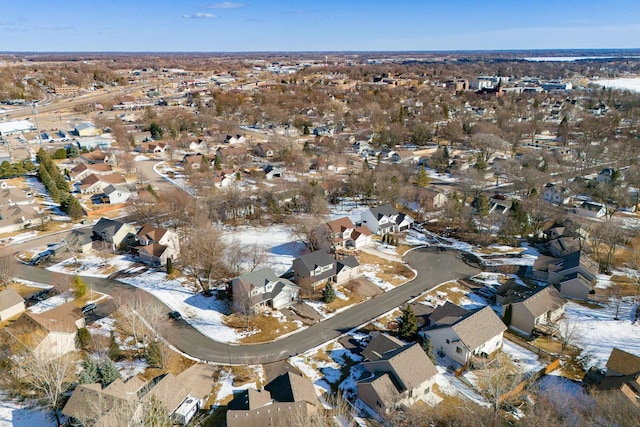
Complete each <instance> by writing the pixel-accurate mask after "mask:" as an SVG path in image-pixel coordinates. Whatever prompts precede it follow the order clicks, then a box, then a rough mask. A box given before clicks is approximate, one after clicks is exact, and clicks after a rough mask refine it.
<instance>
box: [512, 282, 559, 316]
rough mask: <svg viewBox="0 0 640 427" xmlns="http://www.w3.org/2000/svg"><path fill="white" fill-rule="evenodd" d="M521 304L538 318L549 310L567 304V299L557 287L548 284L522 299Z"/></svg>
mask: <svg viewBox="0 0 640 427" xmlns="http://www.w3.org/2000/svg"><path fill="white" fill-rule="evenodd" d="M520 304H522V305H524V306H525V307H526V308H527V310H528V311H529V312H530V313H531V314H532V315H533V317H534V318H536V317H540V316H542V315H543V314H545V313H547V312H549V311H556V310H557V309H559V308H560V307H562V306H563V305H565V300H564V298H563V297H562V295H560V292H558V290H557V289H556V288H554V287H553V286H547V287H544V288H542V289H540V290H539V291H537V292H536V293H535V294H533V295H531V296H530V297H529V298H527V299H525V300H524V301H521V302H520Z"/></svg>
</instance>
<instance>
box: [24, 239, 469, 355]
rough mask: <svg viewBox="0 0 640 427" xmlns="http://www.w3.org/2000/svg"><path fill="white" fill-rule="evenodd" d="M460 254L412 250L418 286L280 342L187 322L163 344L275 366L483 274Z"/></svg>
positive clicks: (113, 284) (122, 293)
mask: <svg viewBox="0 0 640 427" xmlns="http://www.w3.org/2000/svg"><path fill="white" fill-rule="evenodd" d="M458 254H459V252H458V251H455V250H446V251H441V250H437V249H417V250H413V251H411V252H409V253H408V254H407V256H406V261H407V262H408V263H409V264H410V265H411V266H412V267H413V268H414V269H416V271H417V272H418V275H417V277H416V278H415V279H414V280H412V281H410V282H408V283H406V284H404V285H402V286H399V287H397V288H395V289H393V290H391V291H389V292H385V293H384V294H381V295H378V296H376V297H374V298H372V299H370V300H367V301H365V302H363V303H361V304H359V305H357V306H355V307H353V308H350V309H348V310H346V311H343V312H341V313H339V314H337V315H335V316H333V317H331V318H329V319H326V320H324V321H322V322H320V323H317V324H315V325H313V326H310V327H308V328H306V329H303V330H301V331H299V332H297V333H295V334H293V335H289V336H287V337H285V338H282V339H280V340H277V341H273V342H269V343H262V344H244V345H242V344H226V343H221V342H217V341H214V340H212V339H211V338H209V337H207V336H205V335H203V334H201V333H200V332H199V331H197V330H196V329H194V328H193V327H191V326H190V325H189V324H188V323H186V322H184V321H179V322H172V321H166V324H165V325H163V327H162V328H161V329H162V331H163V336H164V337H165V339H166V340H167V341H168V342H169V343H171V344H172V345H173V346H175V347H176V348H177V349H179V350H180V351H182V352H184V353H186V354H188V355H190V356H192V357H195V358H198V359H201V360H204V361H210V362H215V363H223V364H226V363H231V364H242V365H247V364H263V363H269V362H276V361H279V360H283V359H286V358H288V357H290V356H293V355H296V354H300V353H303V352H304V351H306V350H308V349H310V348H313V347H316V346H318V345H320V344H323V343H325V342H327V341H329V340H332V339H334V338H337V337H339V336H340V335H342V334H344V333H346V332H348V331H350V330H352V329H354V328H357V327H359V326H360V325H362V324H364V323H366V322H368V321H370V320H371V319H374V318H376V317H378V316H381V315H382V314H384V313H386V312H388V311H390V310H392V309H394V308H396V307H399V306H401V305H402V304H404V303H406V302H407V301H408V300H410V299H412V298H415V297H416V296H418V295H420V294H421V293H423V292H425V291H426V290H428V289H431V288H433V287H434V286H436V285H438V284H440V283H443V282H446V281H448V280H455V279H460V278H463V277H469V276H471V275H474V274H477V273H479V271H480V270H479V269H477V268H474V267H470V266H468V265H467V264H465V263H464V262H462V261H461V260H460V259H459V257H458ZM16 276H18V277H20V278H23V279H26V280H32V281H35V282H40V283H51V276H52V273H51V272H50V271H48V270H43V269H40V268H37V267H31V266H27V265H22V264H20V265H17V267H16ZM84 279H85V280H86V281H87V283H89V284H90V285H91V286H93V288H94V289H95V290H97V291H99V292H103V293H106V294H110V295H111V296H112V297H113V298H114V300H116V301H118V300H119V298H125V299H130V298H140V299H141V300H142V301H143V302H144V303H146V304H150V305H154V306H156V307H157V309H158V310H162V311H165V312H169V311H170V310H169V308H168V307H167V306H165V305H164V304H163V303H162V302H161V301H160V300H159V299H157V298H156V297H155V296H153V295H152V294H151V293H147V292H145V291H143V290H141V289H138V288H135V287H133V286H130V285H126V284H124V283H120V282H117V281H114V280H110V279H102V278H95V277H85V278H84Z"/></svg>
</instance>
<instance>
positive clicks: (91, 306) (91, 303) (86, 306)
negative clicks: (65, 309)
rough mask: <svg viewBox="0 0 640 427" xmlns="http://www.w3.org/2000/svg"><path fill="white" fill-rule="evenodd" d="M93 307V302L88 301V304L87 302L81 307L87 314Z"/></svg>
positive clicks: (94, 306)
mask: <svg viewBox="0 0 640 427" xmlns="http://www.w3.org/2000/svg"><path fill="white" fill-rule="evenodd" d="M95 309H96V304H95V303H93V302H90V303H89V304H87V305H85V306H84V307H82V313H83V314H87V313H90V312H92V311H93V310H95Z"/></svg>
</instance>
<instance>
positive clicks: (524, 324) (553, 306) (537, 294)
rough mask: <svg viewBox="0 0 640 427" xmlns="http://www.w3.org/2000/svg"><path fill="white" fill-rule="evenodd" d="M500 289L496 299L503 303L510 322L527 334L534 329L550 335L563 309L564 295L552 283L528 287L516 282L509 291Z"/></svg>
mask: <svg viewBox="0 0 640 427" xmlns="http://www.w3.org/2000/svg"><path fill="white" fill-rule="evenodd" d="M505 286H507V285H503V286H501V287H500V289H498V293H497V294H496V302H498V303H499V304H500V305H501V307H502V318H503V320H504V321H505V323H507V325H508V326H509V327H510V328H512V329H515V330H517V331H519V332H521V333H523V334H525V335H532V334H533V333H534V332H538V333H542V334H547V335H551V334H553V332H554V331H555V330H557V322H558V320H560V317H562V314H563V313H564V307H565V305H566V301H565V299H564V298H563V297H562V295H560V292H558V290H557V289H556V288H554V287H553V286H545V287H535V288H528V287H525V286H522V285H516V286H515V287H512V288H511V289H508V290H507V291H504V290H503V287H505Z"/></svg>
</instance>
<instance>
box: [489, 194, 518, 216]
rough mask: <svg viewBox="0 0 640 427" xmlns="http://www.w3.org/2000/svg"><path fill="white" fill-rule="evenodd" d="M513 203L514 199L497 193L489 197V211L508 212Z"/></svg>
mask: <svg viewBox="0 0 640 427" xmlns="http://www.w3.org/2000/svg"><path fill="white" fill-rule="evenodd" d="M512 205H513V201H512V200H509V199H507V198H506V197H504V196H501V195H495V196H493V197H490V198H489V213H490V214H491V213H494V212H496V213H499V214H503V215H504V214H506V213H507V212H508V211H509V210H510V209H511V206H512Z"/></svg>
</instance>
